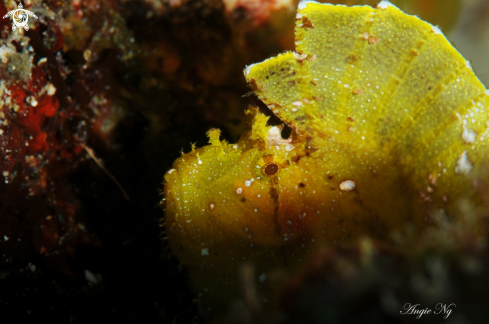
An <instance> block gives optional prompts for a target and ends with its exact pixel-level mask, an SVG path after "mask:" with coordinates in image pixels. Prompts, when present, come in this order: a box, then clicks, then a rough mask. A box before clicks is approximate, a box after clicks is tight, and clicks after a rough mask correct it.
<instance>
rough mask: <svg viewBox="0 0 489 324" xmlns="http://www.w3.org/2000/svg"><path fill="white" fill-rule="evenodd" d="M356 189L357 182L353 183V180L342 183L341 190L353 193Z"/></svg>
mask: <svg viewBox="0 0 489 324" xmlns="http://www.w3.org/2000/svg"><path fill="white" fill-rule="evenodd" d="M355 187H356V183H355V181H352V180H346V181H343V182H342V183H340V189H341V190H343V191H347V192H349V191H352V190H353V189H355Z"/></svg>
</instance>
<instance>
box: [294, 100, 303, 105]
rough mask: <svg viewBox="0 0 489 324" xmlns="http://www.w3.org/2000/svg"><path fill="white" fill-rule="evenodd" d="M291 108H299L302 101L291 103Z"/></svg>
mask: <svg viewBox="0 0 489 324" xmlns="http://www.w3.org/2000/svg"><path fill="white" fill-rule="evenodd" d="M292 106H296V107H300V106H302V101H300V100H297V101H294V102H293V103H292Z"/></svg>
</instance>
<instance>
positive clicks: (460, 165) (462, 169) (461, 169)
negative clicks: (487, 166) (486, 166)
mask: <svg viewBox="0 0 489 324" xmlns="http://www.w3.org/2000/svg"><path fill="white" fill-rule="evenodd" d="M470 170H472V163H471V162H470V161H469V158H468V157H467V151H463V152H462V154H460V158H459V159H458V161H457V166H456V167H455V173H457V174H463V175H467V174H469V172H470Z"/></svg>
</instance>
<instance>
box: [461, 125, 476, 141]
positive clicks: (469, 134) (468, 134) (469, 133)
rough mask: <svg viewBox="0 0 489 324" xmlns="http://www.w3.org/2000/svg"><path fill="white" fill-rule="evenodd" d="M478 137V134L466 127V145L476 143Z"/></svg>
mask: <svg viewBox="0 0 489 324" xmlns="http://www.w3.org/2000/svg"><path fill="white" fill-rule="evenodd" d="M476 137H477V133H476V132H474V131H473V130H472V129H467V128H465V127H464V131H463V132H462V139H463V140H464V142H465V143H467V144H469V143H474V142H475V139H476Z"/></svg>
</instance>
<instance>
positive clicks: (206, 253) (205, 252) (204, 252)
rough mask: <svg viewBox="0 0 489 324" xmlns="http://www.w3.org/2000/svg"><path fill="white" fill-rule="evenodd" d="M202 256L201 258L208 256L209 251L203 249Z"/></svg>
mask: <svg viewBox="0 0 489 324" xmlns="http://www.w3.org/2000/svg"><path fill="white" fill-rule="evenodd" d="M200 255H201V256H208V255H209V249H202V251H200Z"/></svg>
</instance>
